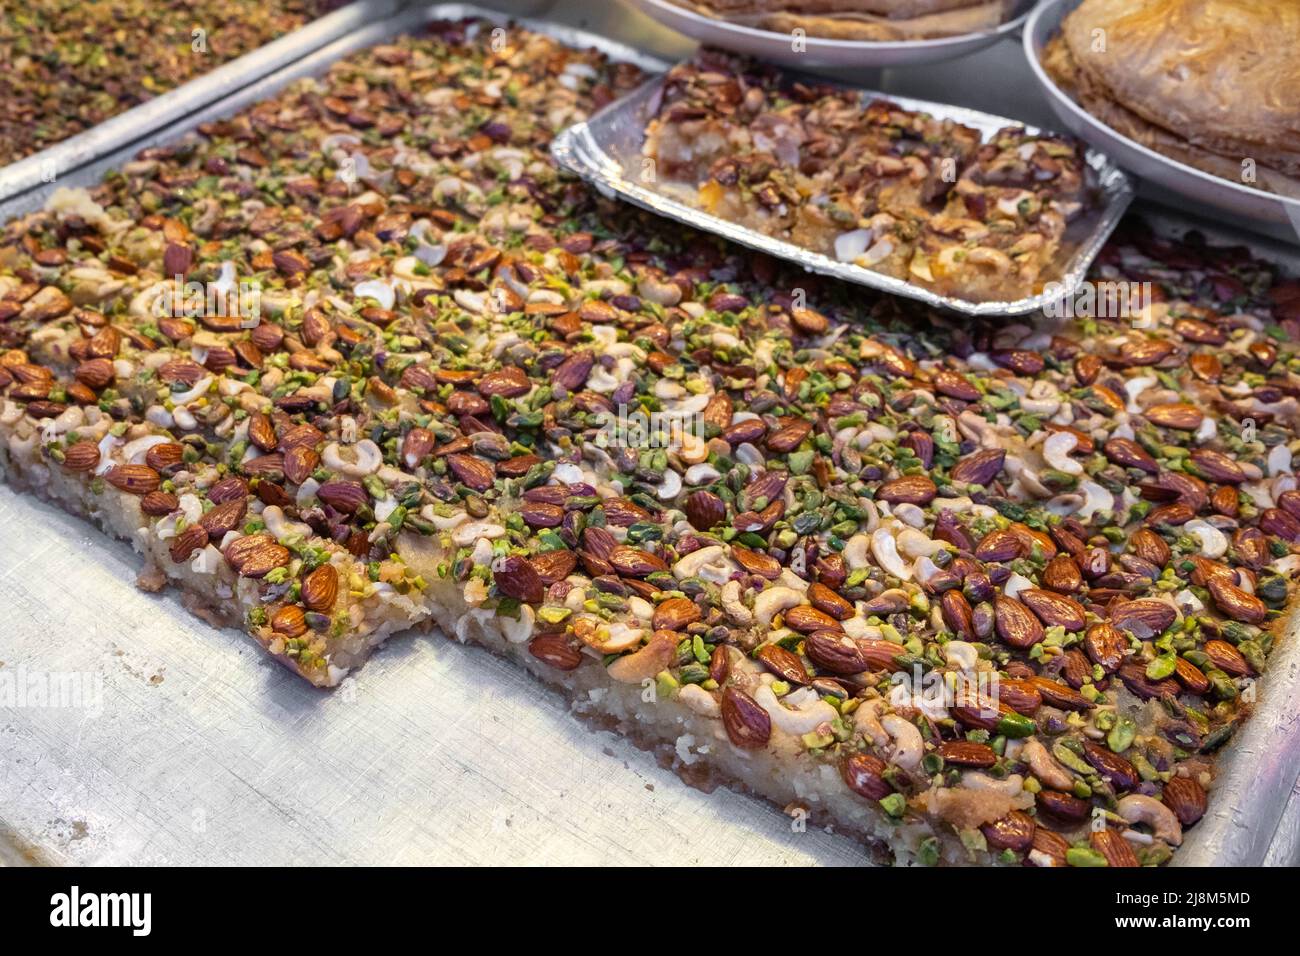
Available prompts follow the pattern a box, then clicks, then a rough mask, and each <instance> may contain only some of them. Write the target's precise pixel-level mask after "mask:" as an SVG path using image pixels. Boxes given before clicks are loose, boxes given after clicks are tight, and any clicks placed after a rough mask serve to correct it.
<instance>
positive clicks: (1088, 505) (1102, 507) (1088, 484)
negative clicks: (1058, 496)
mask: <svg viewBox="0 0 1300 956" xmlns="http://www.w3.org/2000/svg"><path fill="white" fill-rule="evenodd" d="M1079 490H1080V491H1081V492H1083V507H1081V508H1080V509H1079V510H1078V511H1077V512H1076V514H1077V515H1078V516H1079V517H1080V518H1082V519H1083V520H1085V521H1087V520H1088V519H1089V518H1091V517H1092V516H1093V515H1094V514H1096V513H1097V512H1098V511H1113V510H1114V509H1115V496H1114V495H1112V494H1111V493H1110V492H1109V491H1107V490H1106V489H1105V488H1103V487H1102V486H1101V485H1099V484H1097V483H1096V482H1095V481H1087V480H1084V481H1081V482H1079Z"/></svg>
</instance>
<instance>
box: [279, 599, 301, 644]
mask: <svg viewBox="0 0 1300 956" xmlns="http://www.w3.org/2000/svg"><path fill="white" fill-rule="evenodd" d="M271 630H273V631H275V632H276V633H277V634H283V635H284V636H285V637H301V636H302V635H303V634H306V633H307V618H306V615H305V614H303V612H302V608H300V607H299V606H298V605H296V604H286V605H284V606H283V607H281V608H280V609H279V610H277V611H276V612H275V613H274V614H272V615H271Z"/></svg>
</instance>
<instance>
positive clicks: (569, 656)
mask: <svg viewBox="0 0 1300 956" xmlns="http://www.w3.org/2000/svg"><path fill="white" fill-rule="evenodd" d="M528 653H530V654H532V655H533V657H535V658H537V659H538V660H539V661H541V662H542V663H543V664H549V665H550V666H551V667H554V668H556V669H557V670H562V671H571V670H574V669H576V668H577V667H578V665H579V664H581V663H582V652H581V651H580V650H578V649H577V648H576V647H574V646H573V645H572V644H571V643H569V640H568V638H567V637H566V636H565V635H563V634H539V635H538V636H537V637H534V638H533V639H532V640H531V641H529V642H528Z"/></svg>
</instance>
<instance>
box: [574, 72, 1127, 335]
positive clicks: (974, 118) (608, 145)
mask: <svg viewBox="0 0 1300 956" xmlns="http://www.w3.org/2000/svg"><path fill="white" fill-rule="evenodd" d="M662 86H663V77H662V76H659V77H655V78H653V79H651V80H649V81H647V82H646V83H645V84H643V85H642V86H641V87H639V88H638V89H636V90H634V91H633V92H631V93H629V94H628V95H627V96H625V97H623V98H622V99H619V100H617V101H615V102H613V103H610V104H609V105H608V106H606V107H605V108H604V109H602V110H600V111H599V112H597V113H596V114H595V115H593V116H592V117H591V118H590V119H588V120H586V121H585V122H582V123H575V124H574V125H573V126H571V127H569V128H568V129H566V130H564V131H563V132H562V133H560V135H559V136H557V137H556V138H555V139H554V140H553V141H552V143H551V155H552V156H553V157H554V158H555V160H556V162H558V163H559V164H560V165H561V166H563V167H564V168H565V169H567V170H569V171H570V172H571V173H574V174H575V175H577V176H580V177H581V178H583V179H585V180H587V181H588V182H589V183H591V184H592V185H594V186H596V187H597V188H599V189H600V190H601V191H602V192H603V193H604V194H605V195H607V196H611V197H614V196H617V197H619V198H621V199H624V200H626V201H628V202H631V203H633V204H634V205H637V206H640V207H641V208H643V209H647V210H649V211H650V212H653V213H656V214H658V215H660V216H666V217H667V218H669V219H675V220H677V221H678V222H681V223H684V224H685V225H688V226H692V227H694V228H696V229H699V230H701V231H704V232H711V233H715V234H717V235H720V236H724V237H725V238H727V239H730V240H732V241H733V242H737V243H739V244H741V245H744V246H748V247H749V248H751V249H757V250H758V251H760V252H765V253H767V254H768V255H771V256H775V257H776V258H779V259H785V260H788V261H790V262H794V263H797V264H798V265H801V266H803V267H804V268H805V269H807V270H808V271H810V272H816V273H819V274H821V275H828V276H834V277H835V278H838V279H844V280H845V281H848V282H853V283H856V284H858V285H865V286H868V287H870V288H873V289H878V290H880V291H881V292H889V293H892V294H893V295H898V296H902V297H904V298H909V299H916V300H918V301H920V302H924V303H926V304H927V305H931V306H934V307H935V308H940V309H949V310H952V311H955V312H961V313H964V314H966V315H980V316H997V315H1024V314H1026V313H1030V312H1036V311H1038V310H1040V309H1043V308H1045V307H1047V306H1048V305H1050V304H1053V303H1057V302H1060V301H1061V300H1062V299H1063V298H1064V297H1068V296H1072V295H1073V294H1074V293H1075V292H1077V291H1078V290H1079V288H1080V287H1081V285H1082V284H1083V282H1084V279H1085V278H1086V277H1087V274H1088V268H1089V267H1090V266H1091V265H1092V261H1093V259H1095V258H1096V256H1097V253H1099V252H1100V251H1101V248H1102V246H1104V245H1105V243H1106V240H1107V239H1108V238H1110V234H1111V233H1112V232H1113V231H1114V229H1115V227H1116V226H1117V225H1119V221H1120V219H1121V218H1122V217H1123V215H1124V211H1125V210H1126V209H1127V208H1128V205H1129V203H1130V202H1131V201H1132V199H1133V195H1134V189H1133V184H1132V182H1131V181H1130V179H1129V177H1128V176H1127V175H1126V174H1125V173H1124V172H1123V171H1122V170H1121V169H1120V168H1119V167H1118V166H1116V165H1115V164H1114V163H1112V162H1111V161H1110V160H1108V159H1107V158H1106V157H1105V156H1103V155H1102V154H1101V153H1098V152H1097V151H1095V150H1091V149H1090V150H1088V151H1087V153H1086V158H1087V162H1088V165H1089V166H1090V167H1091V168H1092V170H1093V171H1094V173H1095V174H1096V177H1097V185H1098V198H1099V205H1098V207H1097V209H1095V210H1094V211H1092V212H1091V213H1089V214H1088V215H1087V216H1086V217H1085V219H1086V221H1087V225H1088V227H1089V228H1088V229H1087V232H1086V233H1085V234H1084V235H1083V236H1077V235H1071V234H1070V233H1067V241H1068V244H1069V245H1070V246H1071V247H1072V248H1073V253H1072V254H1070V256H1069V259H1068V261H1067V262H1066V263H1065V268H1064V270H1063V271H1062V273H1061V274H1060V275H1059V276H1051V277H1049V282H1051V283H1053V288H1052V291H1051V292H1050V293H1049V292H1043V293H1039V294H1038V295H1034V296H1030V297H1028V298H1024V299H1017V300H1015V301H987V302H973V301H970V300H966V299H959V298H954V297H951V296H943V295H938V294H936V293H934V292H931V291H930V290H929V289H925V288H922V287H921V286H918V285H914V284H912V283H910V282H906V281H904V280H902V279H897V278H894V277H893V276H887V275H884V274H883V273H880V272H875V271H873V270H871V269H866V268H863V267H862V266H857V265H853V264H851V263H844V262H838V261H836V260H835V259H832V258H831V257H830V256H827V255H824V254H822V253H819V252H813V251H812V250H810V249H805V248H803V247H802V246H798V245H795V244H794V243H791V242H786V241H784V240H782V239H778V238H776V237H774V236H768V235H765V234H763V233H760V232H757V231H756V230H753V229H749V228H747V227H745V226H740V225H737V224H736V223H733V222H730V221H729V220H726V219H722V218H720V217H718V216H713V215H710V214H709V213H706V212H704V211H702V210H700V209H697V208H695V207H694V206H691V205H689V204H688V203H686V202H684V201H682V200H680V199H678V198H675V197H674V196H672V195H670V194H668V193H667V192H665V191H664V190H663V189H662V187H660V186H658V184H657V182H656V181H654V180H653V179H648V180H643V177H641V175H640V170H641V169H642V168H643V167H642V156H641V145H642V143H643V141H644V130H645V126H646V123H647V122H648V121H649V119H650V117H651V114H652V112H653V110H652V107H653V105H654V104H655V103H656V102H657V100H658V97H659V94H660V91H661V89H662ZM860 92H861V93H862V96H863V97H864V99H866V98H875V97H880V98H883V99H887V100H890V101H891V102H894V103H897V104H898V105H900V106H902V107H904V108H905V109H910V110H919V111H923V112H926V113H929V114H931V115H933V116H938V117H941V118H944V119H951V120H954V121H955V122H958V123H963V124H965V125H967V126H972V127H975V128H976V129H978V130H979V131H980V132H981V133H982V134H984V135H985V136H986V137H987V136H989V135H991V134H992V133H994V132H996V131H997V130H999V129H1001V128H1003V127H1005V126H1024V128H1025V129H1026V130H1027V131H1028V132H1030V133H1031V134H1032V133H1038V132H1041V130H1039V129H1038V128H1037V127H1034V126H1028V125H1026V124H1023V123H1017V122H1016V121H1015V120H1011V119H1006V118H1005V117H1001V116H994V115H992V114H990V113H983V112H980V111H978V110H971V109H965V108H963V107H956V106H947V105H945V104H942V103H933V102H930V101H928V100H918V99H913V98H911V97H906V96H896V95H893V94H886V93H877V92H874V91H871V90H862V91H860ZM647 183H648V184H647ZM1076 225H1077V224H1076ZM1073 229H1074V227H1072V230H1073Z"/></svg>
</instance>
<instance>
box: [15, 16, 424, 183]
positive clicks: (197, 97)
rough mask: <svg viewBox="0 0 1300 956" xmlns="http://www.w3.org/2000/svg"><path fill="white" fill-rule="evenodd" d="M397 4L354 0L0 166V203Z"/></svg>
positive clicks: (59, 178) (227, 92)
mask: <svg viewBox="0 0 1300 956" xmlns="http://www.w3.org/2000/svg"><path fill="white" fill-rule="evenodd" d="M398 5H399V0H356V2H355V3H352V4H350V5H348V6H346V7H343V8H341V9H339V10H335V11H333V12H332V13H328V14H326V15H325V16H323V17H321V18H320V19H318V20H313V21H312V22H311V23H307V24H304V25H303V26H301V27H299V28H298V29H297V30H294V31H293V32H292V33H288V34H286V35H284V36H282V37H280V38H279V39H276V40H273V41H271V42H270V43H268V44H266V45H265V46H262V47H259V48H258V49H256V50H254V51H252V52H251V53H246V54H244V55H243V56H241V57H239V58H238V59H235V60H231V61H230V62H228V63H223V64H222V65H221V66H218V67H217V68H216V69H214V70H211V71H209V72H208V73H205V74H203V75H202V76H199V77H195V78H194V79H192V80H190V81H189V82H188V83H184V84H182V85H181V86H178V87H177V88H176V89H174V90H169V91H168V92H166V93H163V94H161V95H159V96H156V97H154V98H153V99H151V100H149V101H148V102H145V103H141V104H140V105H139V106H136V107H133V108H132V109H129V110H127V111H126V112H124V113H119V114H118V115H117V116H114V117H111V118H110V119H107V120H105V121H104V122H102V123H100V124H98V125H97V126H93V127H91V128H90V129H88V130H86V131H85V132H82V133H78V134H77V135H76V136H71V137H69V138H68V139H65V140H64V141H63V142H61V143H55V144H54V145H53V146H50V147H48V148H46V149H43V150H41V151H40V152H39V153H33V154H32V155H31V156H28V157H25V158H24V159H20V160H18V161H17V162H15V163H10V164H9V165H8V166H4V167H0V200H3V199H7V198H9V197H11V196H16V195H18V194H20V193H22V192H24V191H26V190H29V189H39V188H41V187H43V186H45V185H47V183H49V182H50V180H51V177H53V178H54V179H55V180H57V181H58V182H62V181H63V180H64V178H65V177H66V175H67V174H68V173H70V172H72V171H73V170H76V169H77V168H79V167H81V166H83V165H85V164H86V163H88V162H91V161H92V160H95V159H98V158H99V157H101V156H104V155H106V154H108V153H111V152H113V151H115V150H117V149H118V148H119V147H122V146H125V145H126V144H128V143H131V142H133V141H135V140H137V139H139V138H140V137H141V136H142V135H144V134H147V133H150V132H153V131H154V130H159V129H163V128H165V127H167V126H168V125H170V124H172V123H175V122H177V121H179V120H181V119H183V118H184V117H185V116H187V115H188V114H190V113H192V112H193V111H194V110H196V109H198V108H200V107H202V106H206V105H207V104H209V103H212V102H215V101H216V100H219V99H221V98H222V97H224V96H228V95H230V94H231V93H234V92H235V91H237V90H239V89H240V88H241V87H244V86H246V85H248V84H249V83H251V82H253V81H254V80H257V79H259V78H261V77H263V76H266V75H267V74H268V73H271V72H273V71H275V70H277V69H279V68H280V67H283V66H286V65H288V64H290V63H293V62H294V61H295V60H298V59H300V58H301V57H302V56H303V55H305V54H306V53H309V52H311V51H312V50H316V49H319V48H320V47H322V46H324V45H325V44H326V43H329V42H331V41H332V40H336V39H338V38H339V37H342V36H346V35H347V34H348V33H349V32H351V31H352V30H355V29H357V28H359V27H362V26H365V25H366V24H368V23H373V22H375V21H376V20H379V19H382V18H383V17H386V16H388V15H389V14H391V13H392V12H393V10H395V9H396V8H397V6H398Z"/></svg>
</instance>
